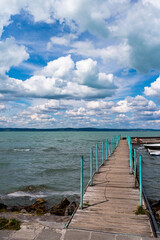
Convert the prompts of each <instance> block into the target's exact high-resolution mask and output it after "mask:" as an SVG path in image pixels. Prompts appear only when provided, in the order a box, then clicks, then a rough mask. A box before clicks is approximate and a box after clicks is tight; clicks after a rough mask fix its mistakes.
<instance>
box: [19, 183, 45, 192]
mask: <svg viewBox="0 0 160 240" xmlns="http://www.w3.org/2000/svg"><path fill="white" fill-rule="evenodd" d="M47 189H49V187H48V186H46V185H44V184H41V185H28V186H23V187H21V188H20V189H19V190H20V191H21V192H31V193H35V192H40V191H46V190H47Z"/></svg>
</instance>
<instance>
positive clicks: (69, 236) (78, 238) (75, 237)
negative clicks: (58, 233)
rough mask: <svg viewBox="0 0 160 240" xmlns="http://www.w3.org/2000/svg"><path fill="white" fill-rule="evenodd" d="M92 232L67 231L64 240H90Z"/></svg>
mask: <svg viewBox="0 0 160 240" xmlns="http://www.w3.org/2000/svg"><path fill="white" fill-rule="evenodd" d="M89 236H90V232H88V231H78V230H72V229H67V231H66V234H65V236H64V240H82V239H83V240H88V239H89Z"/></svg>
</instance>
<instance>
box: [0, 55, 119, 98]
mask: <svg viewBox="0 0 160 240" xmlns="http://www.w3.org/2000/svg"><path fill="white" fill-rule="evenodd" d="M76 66H77V70H74V69H73V67H74V62H73V61H72V59H71V57H70V56H66V57H61V58H59V59H56V60H53V61H51V62H49V63H48V64H47V66H46V67H44V68H43V69H42V70H41V71H39V73H36V74H37V75H34V76H32V77H31V78H29V79H27V80H25V81H21V80H17V79H13V78H7V77H4V79H3V81H2V80H1V82H0V91H1V92H7V91H9V92H13V94H15V95H16V96H24V97H44V98H54V99H59V98H73V99H74V98H75V99H76V98H78V99H83V98H88V99H92V98H104V97H107V96H111V95H113V94H114V92H115V88H116V86H115V85H114V81H113V75H112V74H109V75H106V74H105V73H100V72H99V69H98V66H97V62H96V61H93V60H91V59H87V60H81V61H79V62H77V63H76ZM94 73H95V75H94ZM72 75H74V78H72Z"/></svg>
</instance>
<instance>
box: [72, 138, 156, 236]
mask: <svg viewBox="0 0 160 240" xmlns="http://www.w3.org/2000/svg"><path fill="white" fill-rule="evenodd" d="M129 172H130V168H129V149H128V144H127V141H126V140H120V142H119V146H118V147H117V148H116V150H115V151H114V153H113V154H112V156H111V157H110V158H109V159H108V160H107V161H105V163H104V165H103V166H102V167H100V169H99V173H98V174H95V176H94V178H93V186H89V187H88V188H87V190H86V192H85V194H84V208H83V209H80V208H78V210H77V212H76V213H75V215H74V217H73V219H72V221H71V223H70V225H69V228H70V229H79V230H80V229H81V230H82V229H83V230H89V231H98V232H107V233H115V234H125V235H134V236H144V237H152V236H153V234H152V230H151V226H150V222H149V218H148V216H147V215H136V214H135V211H136V208H137V206H138V204H139V189H135V188H134V176H133V175H131V174H130V173H129Z"/></svg>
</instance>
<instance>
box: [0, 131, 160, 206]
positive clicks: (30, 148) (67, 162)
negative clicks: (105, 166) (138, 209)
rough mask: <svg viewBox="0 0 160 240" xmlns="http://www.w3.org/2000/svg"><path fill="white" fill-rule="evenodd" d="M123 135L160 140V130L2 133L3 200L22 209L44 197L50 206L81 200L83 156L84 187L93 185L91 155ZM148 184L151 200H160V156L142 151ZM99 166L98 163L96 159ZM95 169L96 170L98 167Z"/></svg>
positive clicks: (0, 184)
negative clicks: (81, 160) (64, 199)
mask: <svg viewBox="0 0 160 240" xmlns="http://www.w3.org/2000/svg"><path fill="white" fill-rule="evenodd" d="M117 134H121V136H122V137H124V136H126V134H128V135H130V136H131V137H132V136H133V137H137V136H141V137H142V136H150V137H151V136H159V137H160V132H159V131H156V132H155V131H131V132H123V131H121V132H115V131H113V132H112V131H109V132H90V131H89V132H85V131H84V132H83V131H80V132H79V131H76V132H75V131H70V132H62V131H59V132H47V131H46V132H32V131H30V132H0V199H1V201H3V202H5V203H6V204H8V205H9V204H11V205H13V204H15V205H23V204H30V203H31V202H34V201H35V199H37V198H39V197H42V198H45V199H47V200H48V201H49V203H50V204H55V203H57V202H59V201H60V200H61V199H62V198H63V197H68V198H69V199H78V198H79V185H80V157H81V155H83V156H84V160H85V163H84V168H85V170H84V174H85V184H87V182H88V180H89V153H90V147H93V152H94V153H93V157H94V159H95V144H96V143H99V159H101V147H102V141H104V140H105V139H106V138H108V139H109V140H110V139H111V138H112V137H113V136H116V135H117ZM137 150H138V153H139V154H141V155H142V158H143V185H144V187H145V189H146V192H147V195H148V197H149V198H152V199H157V200H159V199H160V177H159V172H160V157H159V156H150V155H149V153H148V152H147V150H146V149H145V148H144V147H143V146H139V147H138V148H137ZM94 162H95V160H94ZM94 168H95V166H94Z"/></svg>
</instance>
